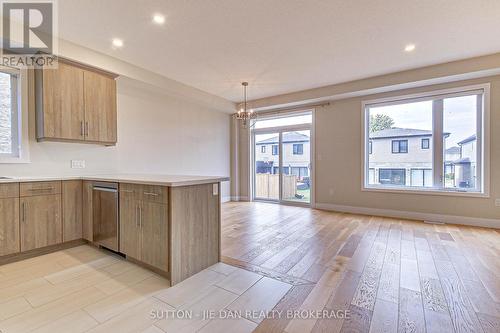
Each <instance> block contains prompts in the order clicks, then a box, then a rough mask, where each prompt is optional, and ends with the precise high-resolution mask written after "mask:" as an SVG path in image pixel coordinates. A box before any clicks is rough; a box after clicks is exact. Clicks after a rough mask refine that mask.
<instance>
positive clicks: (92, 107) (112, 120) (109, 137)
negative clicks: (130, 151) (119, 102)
mask: <svg viewBox="0 0 500 333" xmlns="http://www.w3.org/2000/svg"><path fill="white" fill-rule="evenodd" d="M83 81H84V95H85V97H84V100H85V126H86V128H85V132H86V135H85V140H87V141H96V142H103V143H110V144H112V143H116V121H117V120H116V82H115V80H114V79H113V78H111V77H108V76H105V75H102V74H98V73H94V72H90V71H85V72H84V80H83Z"/></svg>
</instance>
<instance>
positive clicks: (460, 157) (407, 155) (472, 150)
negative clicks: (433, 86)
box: [364, 86, 488, 193]
mask: <svg viewBox="0 0 500 333" xmlns="http://www.w3.org/2000/svg"><path fill="white" fill-rule="evenodd" d="M487 94H488V86H475V87H467V88H463V89H461V90H448V91H438V92H433V93H431V94H419V95H413V96H402V97H397V98H394V99H383V100H377V101H370V102H366V103H364V114H365V117H364V119H365V131H366V132H365V143H364V144H365V159H364V161H365V165H364V170H365V180H364V184H365V188H375V189H378V188H380V189H384V188H385V189H396V190H404V189H422V190H435V191H447V192H450V191H451V192H453V191H457V192H479V193H484V192H485V186H484V184H485V182H484V174H483V173H484V172H483V170H484V164H485V158H484V157H485V156H484V148H483V147H484V142H483V141H484V140H483V138H485V137H484V134H485V133H484V119H485V110H484V105H485V103H484V101H485V99H486V98H487ZM486 139H487V138H486Z"/></svg>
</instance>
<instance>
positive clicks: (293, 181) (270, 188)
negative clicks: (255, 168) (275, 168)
mask: <svg viewBox="0 0 500 333" xmlns="http://www.w3.org/2000/svg"><path fill="white" fill-rule="evenodd" d="M279 182H280V176H279V175H271V174H267V173H258V174H256V175H255V196H256V197H257V198H266V199H273V200H279V197H280V196H279ZM295 194H297V176H295V175H283V199H292V198H295Z"/></svg>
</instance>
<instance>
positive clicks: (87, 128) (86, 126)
mask: <svg viewBox="0 0 500 333" xmlns="http://www.w3.org/2000/svg"><path fill="white" fill-rule="evenodd" d="M85 136H89V122H88V121H86V122H85Z"/></svg>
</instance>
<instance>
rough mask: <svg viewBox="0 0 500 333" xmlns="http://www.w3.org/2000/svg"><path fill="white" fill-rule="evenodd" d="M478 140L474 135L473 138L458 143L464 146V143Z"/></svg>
mask: <svg viewBox="0 0 500 333" xmlns="http://www.w3.org/2000/svg"><path fill="white" fill-rule="evenodd" d="M474 140H476V134H472V135H471V136H469V137H467V138H465V139H463V140H462V141H460V142H458V144H459V145H463V144H464V143H467V142H471V141H474Z"/></svg>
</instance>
